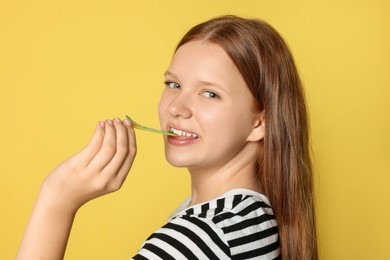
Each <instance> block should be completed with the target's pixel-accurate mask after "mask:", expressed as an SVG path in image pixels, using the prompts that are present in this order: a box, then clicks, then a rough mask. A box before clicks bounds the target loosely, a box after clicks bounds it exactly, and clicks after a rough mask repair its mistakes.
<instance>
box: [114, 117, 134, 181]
mask: <svg viewBox="0 0 390 260" xmlns="http://www.w3.org/2000/svg"><path fill="white" fill-rule="evenodd" d="M124 125H125V127H126V129H127V138H128V143H129V144H128V145H129V152H128V154H127V156H126V158H125V161H124V162H123V164H122V166H121V168H120V170H119V171H118V174H117V181H118V182H119V183H120V185H122V183H123V182H124V180H125V179H126V177H127V174H128V173H129V171H130V168H131V166H132V165H133V162H134V159H135V156H136V154H137V142H136V138H135V132H134V128H132V127H131V123H130V121H129V120H127V119H126V120H125V121H124Z"/></svg>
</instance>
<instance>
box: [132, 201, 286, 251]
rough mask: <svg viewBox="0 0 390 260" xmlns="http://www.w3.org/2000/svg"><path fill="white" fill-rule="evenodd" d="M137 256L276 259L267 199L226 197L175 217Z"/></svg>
mask: <svg viewBox="0 0 390 260" xmlns="http://www.w3.org/2000/svg"><path fill="white" fill-rule="evenodd" d="M260 195H261V194H260ZM139 255H143V256H145V255H149V257H147V258H146V259H159V258H158V257H160V258H161V259H232V258H233V259H249V258H256V259H275V258H277V256H278V255H279V238H278V230H277V225H276V221H275V219H274V217H273V213H272V209H271V207H270V205H269V203H268V200H267V198H266V197H262V196H256V194H255V196H253V194H245V193H244V194H241V193H240V194H236V193H233V194H226V196H221V197H219V198H216V199H215V200H211V201H208V202H206V203H203V204H199V205H196V206H194V207H190V208H187V209H185V210H183V211H181V212H179V213H177V214H175V215H174V216H173V217H172V218H171V219H170V220H169V222H168V223H167V224H166V225H164V226H163V227H162V228H160V229H159V230H157V231H156V232H155V233H153V234H152V235H151V236H150V237H149V238H148V240H147V241H146V242H145V244H144V246H143V247H142V248H141V250H140V252H139ZM156 256H158V257H156ZM140 259H141V258H140Z"/></svg>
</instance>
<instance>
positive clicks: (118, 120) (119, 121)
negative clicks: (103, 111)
mask: <svg viewBox="0 0 390 260" xmlns="http://www.w3.org/2000/svg"><path fill="white" fill-rule="evenodd" d="M114 120H115V122H117V123H122V121H121V120H120V119H119V118H115V119H114Z"/></svg>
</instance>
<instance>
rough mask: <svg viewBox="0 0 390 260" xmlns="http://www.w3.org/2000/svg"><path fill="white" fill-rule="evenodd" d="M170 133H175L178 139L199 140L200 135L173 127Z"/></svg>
mask: <svg viewBox="0 0 390 260" xmlns="http://www.w3.org/2000/svg"><path fill="white" fill-rule="evenodd" d="M170 132H171V133H174V134H175V135H177V136H178V137H190V138H199V135H197V134H195V133H191V132H186V131H183V130H179V129H176V128H173V127H171V128H170Z"/></svg>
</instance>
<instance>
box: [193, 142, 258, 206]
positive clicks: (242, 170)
mask: <svg viewBox="0 0 390 260" xmlns="http://www.w3.org/2000/svg"><path fill="white" fill-rule="evenodd" d="M257 149H258V147H257V143H248V144H247V145H246V146H245V147H244V148H243V149H242V150H241V152H240V153H239V154H237V155H236V156H235V157H234V158H232V159H231V160H229V161H228V162H227V163H225V164H223V165H220V166H213V167H204V168H202V169H189V171H190V174H191V186H192V196H191V202H190V205H189V206H192V205H195V204H199V203H202V202H205V201H209V200H211V199H213V198H216V197H218V196H220V195H222V194H223V193H225V192H227V191H229V190H232V189H250V190H254V191H257V192H261V185H260V183H259V180H258V178H257V176H256V174H257V173H256V159H257Z"/></svg>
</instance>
